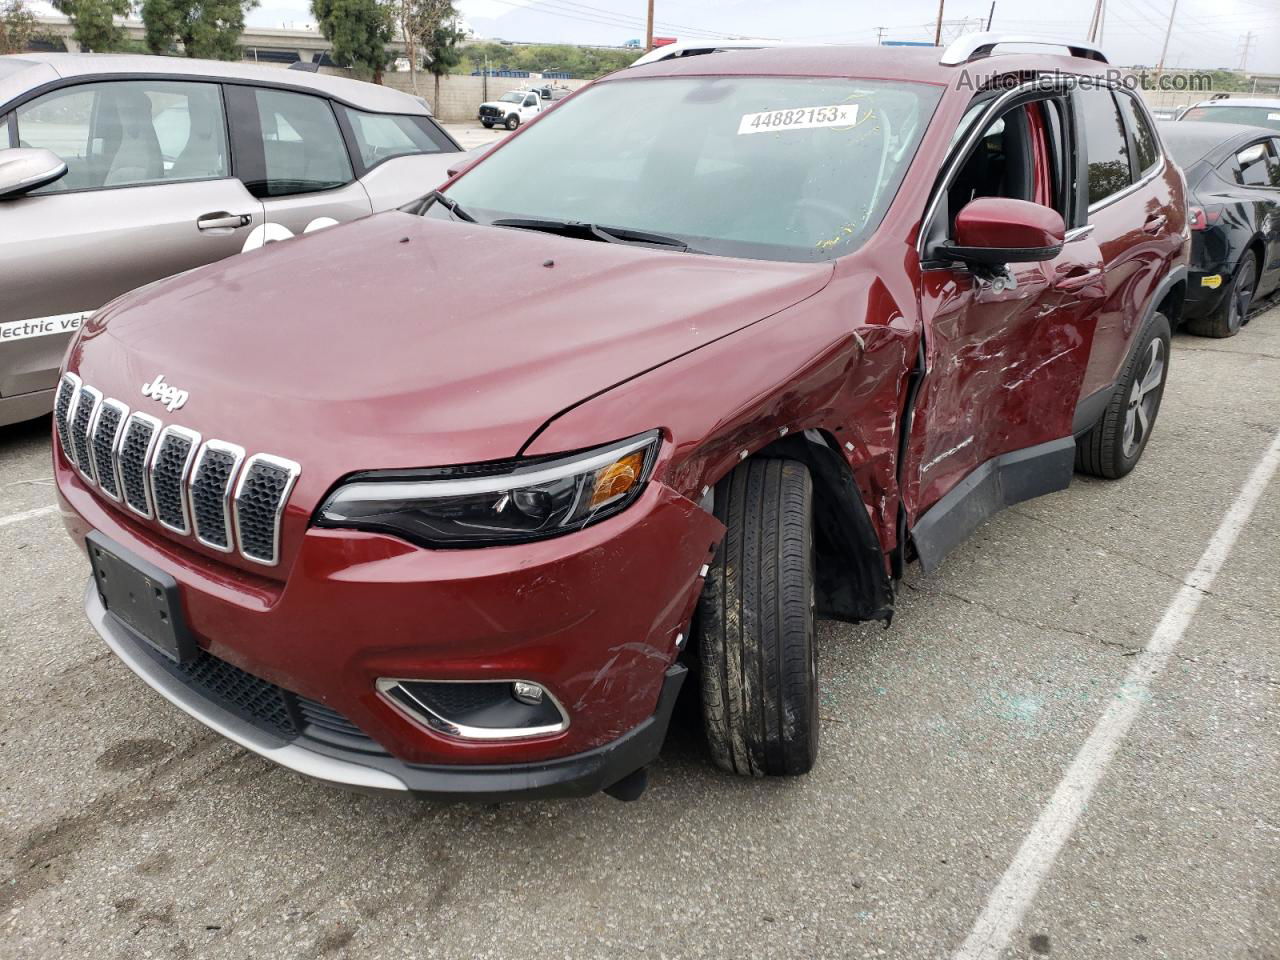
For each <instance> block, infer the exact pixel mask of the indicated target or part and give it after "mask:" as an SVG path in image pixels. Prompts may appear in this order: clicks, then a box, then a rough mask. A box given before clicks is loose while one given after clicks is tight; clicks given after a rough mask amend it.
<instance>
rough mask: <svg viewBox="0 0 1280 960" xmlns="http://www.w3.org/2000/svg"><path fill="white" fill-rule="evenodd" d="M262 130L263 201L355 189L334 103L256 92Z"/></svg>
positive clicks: (298, 95) (271, 91)
mask: <svg viewBox="0 0 1280 960" xmlns="http://www.w3.org/2000/svg"><path fill="white" fill-rule="evenodd" d="M254 97H255V98H256V100H257V103H258V120H259V123H260V124H261V129H262V148H263V157H264V160H265V163H266V183H265V190H263V192H262V195H263V196H269V197H283V196H289V195H291V194H297V193H311V192H314V191H317V190H332V189H333V188H334V187H340V186H342V185H343V184H345V183H350V182H351V179H352V175H351V158H350V157H348V156H347V145H346V143H345V142H344V141H343V139H342V132H341V131H340V130H339V129H338V121H337V118H335V117H334V115H333V110H332V108H330V106H329V102H328V101H327V100H324V99H322V98H320V97H313V96H309V95H308V94H304V93H288V92H286V91H284V90H266V89H257V90H254Z"/></svg>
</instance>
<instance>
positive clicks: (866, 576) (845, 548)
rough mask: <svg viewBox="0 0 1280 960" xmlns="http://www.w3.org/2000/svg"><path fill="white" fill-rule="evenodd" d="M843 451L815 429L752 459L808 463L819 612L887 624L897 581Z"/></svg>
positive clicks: (777, 443) (778, 441) (829, 436)
mask: <svg viewBox="0 0 1280 960" xmlns="http://www.w3.org/2000/svg"><path fill="white" fill-rule="evenodd" d="M839 450H840V444H839V441H837V440H836V438H835V436H834V435H833V434H831V433H829V432H828V431H826V430H821V429H811V430H805V431H804V432H802V433H794V434H791V435H789V436H785V437H780V438H778V439H776V440H774V441H772V442H771V443H769V444H767V445H766V446H764V447H762V448H761V449H759V450H757V451H756V452H755V453H754V454H753V455H752V456H751V457H750V458H748V459H761V458H786V459H791V460H798V461H800V462H801V463H803V464H805V466H807V467H808V468H809V474H810V476H811V478H812V480H813V497H814V501H813V511H814V512H813V516H814V527H815V529H814V549H815V551H816V553H817V556H816V557H815V559H816V561H817V562H816V574H815V577H814V580H815V587H816V589H817V606H818V613H819V614H821V615H822V616H825V617H829V618H831V619H834V620H843V621H846V622H849V623H861V622H863V621H866V620H883V621H885V622H886V623H888V622H889V621H891V620H892V619H893V601H894V590H893V581H892V580H891V579H890V577H889V573H888V570H887V568H886V563H885V556H884V552H883V550H882V549H881V546H880V540H879V538H878V537H877V536H876V532H875V528H874V526H873V525H872V522H871V516H870V513H869V512H868V510H867V506H866V504H865V503H864V502H863V498H862V493H861V491H860V490H859V487H858V484H857V482H856V480H855V478H854V475H853V470H852V469H850V467H849V464H848V462H847V461H846V460H845V458H844V457H843V456H841V454H840V452H839ZM729 472H731V471H727V472H726V473H725V474H724V476H728V473H729ZM722 479H724V477H720V478H717V483H718V482H719V481H720V480H722Z"/></svg>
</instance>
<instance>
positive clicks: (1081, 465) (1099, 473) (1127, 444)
mask: <svg viewBox="0 0 1280 960" xmlns="http://www.w3.org/2000/svg"><path fill="white" fill-rule="evenodd" d="M1169 340H1170V331H1169V320H1168V318H1166V317H1165V315H1164V314H1163V313H1154V314H1152V315H1151V319H1150V320H1148V321H1147V323H1146V326H1144V327H1143V328H1142V332H1141V333H1140V334H1139V336H1138V342H1137V344H1136V347H1135V349H1134V351H1133V354H1132V355H1131V356H1130V357H1129V362H1128V363H1126V364H1125V367H1124V371H1123V373H1122V374H1121V376H1120V382H1119V383H1117V384H1116V387H1115V391H1114V392H1113V393H1112V395H1111V399H1110V401H1108V403H1107V408H1106V409H1105V410H1104V411H1103V412H1102V417H1101V419H1099V420H1098V422H1097V423H1095V424H1094V425H1093V427H1092V429H1090V430H1089V432H1088V433H1086V434H1085V435H1084V436H1083V437H1081V438H1080V439H1079V440H1077V441H1076V469H1077V470H1079V471H1080V472H1081V473H1089V474H1092V475H1093V476H1095V477H1106V478H1107V479H1110V480H1115V479H1117V478H1119V477H1123V476H1124V475H1125V474H1127V473H1128V472H1129V471H1130V470H1132V469H1133V468H1134V467H1135V466H1136V465H1137V463H1138V461H1139V460H1140V459H1142V451H1143V450H1145V449H1146V448H1147V441H1148V440H1149V439H1150V438H1151V431H1152V429H1153V428H1154V427H1155V425H1156V415H1157V414H1158V413H1159V412H1160V401H1161V399H1162V398H1163V396H1164V384H1165V380H1166V378H1167V377H1168V374H1169Z"/></svg>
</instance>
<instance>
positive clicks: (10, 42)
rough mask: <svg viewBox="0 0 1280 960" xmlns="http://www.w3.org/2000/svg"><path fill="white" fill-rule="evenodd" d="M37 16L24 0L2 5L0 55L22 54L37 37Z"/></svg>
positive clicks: (6, 2) (6, 0) (11, 0)
mask: <svg viewBox="0 0 1280 960" xmlns="http://www.w3.org/2000/svg"><path fill="white" fill-rule="evenodd" d="M36 27H37V24H36V15H35V14H34V13H32V12H31V11H30V10H29V9H28V8H27V5H26V4H25V3H23V0H5V2H4V3H0V54H4V53H21V52H22V51H23V50H25V49H27V44H28V43H30V42H31V40H32V38H33V37H35V35H36Z"/></svg>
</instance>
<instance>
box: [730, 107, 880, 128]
mask: <svg viewBox="0 0 1280 960" xmlns="http://www.w3.org/2000/svg"><path fill="white" fill-rule="evenodd" d="M857 122H858V105H857V104H856V103H837V104H834V105H833V106H830V107H796V108H795V109H793V110H766V111H765V112H764V113H748V114H746V115H745V116H744V117H743V118H742V122H741V123H740V124H738V134H739V135H742V134H745V133H772V132H774V131H777V130H811V129H813V128H814V127H852V126H853V125H854V124H856V123H857Z"/></svg>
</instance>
